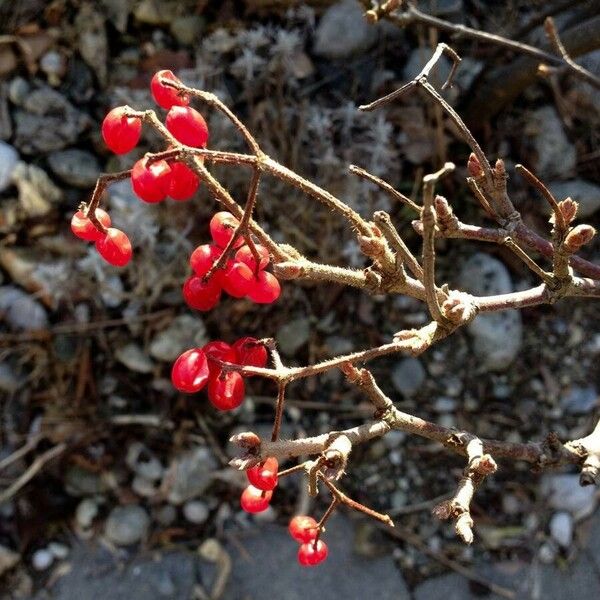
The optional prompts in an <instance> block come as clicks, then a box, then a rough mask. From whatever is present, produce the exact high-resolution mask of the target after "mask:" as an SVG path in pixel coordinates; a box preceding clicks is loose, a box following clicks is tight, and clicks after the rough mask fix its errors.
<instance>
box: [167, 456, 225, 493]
mask: <svg viewBox="0 0 600 600" xmlns="http://www.w3.org/2000/svg"><path fill="white" fill-rule="evenodd" d="M216 467H217V461H216V459H215V457H214V456H213V454H212V453H211V451H210V450H209V449H208V448H204V447H199V448H193V449H192V450H188V451H187V452H184V453H183V454H181V455H179V456H178V457H177V458H176V459H175V460H174V461H173V462H172V463H171V465H170V467H169V469H168V471H167V472H166V473H165V480H166V483H167V484H168V485H169V493H168V496H167V500H168V501H169V502H170V503H171V504H183V503H184V502H186V501H188V500H191V499H193V498H196V497H197V496H200V495H201V494H203V493H204V492H205V491H206V489H207V488H208V486H209V485H210V483H211V481H212V474H213V471H214V470H215V468H216Z"/></svg>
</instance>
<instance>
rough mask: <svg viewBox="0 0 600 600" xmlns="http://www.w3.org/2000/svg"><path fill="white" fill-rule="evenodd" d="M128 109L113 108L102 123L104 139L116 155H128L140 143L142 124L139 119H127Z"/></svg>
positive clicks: (121, 107) (123, 107) (122, 107)
mask: <svg viewBox="0 0 600 600" xmlns="http://www.w3.org/2000/svg"><path fill="white" fill-rule="evenodd" d="M126 110H127V107H125V106H117V108H113V109H112V110H111V111H110V112H109V113H108V114H107V115H106V117H104V121H102V138H103V139H104V143H105V144H106V145H107V146H108V147H109V148H110V149H111V150H112V151H113V152H114V153H115V154H127V152H129V151H130V150H133V149H134V148H135V147H136V146H137V143H138V142H139V141H140V135H141V134H142V122H141V121H140V120H139V119H138V118H137V117H127V116H125V112H126Z"/></svg>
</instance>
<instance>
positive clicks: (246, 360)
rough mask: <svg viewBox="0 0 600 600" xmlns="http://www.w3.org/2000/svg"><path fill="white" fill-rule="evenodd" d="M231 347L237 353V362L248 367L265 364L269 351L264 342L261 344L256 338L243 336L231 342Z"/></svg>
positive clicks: (262, 366)
mask: <svg viewBox="0 0 600 600" xmlns="http://www.w3.org/2000/svg"><path fill="white" fill-rule="evenodd" d="M232 347H233V349H234V350H235V352H236V353H237V363H238V364H239V365H245V366H248V367H260V368H261V369H262V368H264V367H266V366H267V360H268V358H269V353H268V352H267V349H266V348H265V346H264V344H261V343H260V342H259V341H258V340H257V339H256V338H253V337H243V338H240V339H239V340H237V342H235V343H234V344H233V346H232Z"/></svg>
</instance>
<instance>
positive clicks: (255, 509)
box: [240, 485, 273, 513]
mask: <svg viewBox="0 0 600 600" xmlns="http://www.w3.org/2000/svg"><path fill="white" fill-rule="evenodd" d="M272 497H273V492H265V491H263V490H259V489H258V488H255V487H254V486H253V485H249V486H248V487H247V488H246V489H245V490H244V491H243V492H242V497H241V498H240V505H241V506H242V509H243V510H245V511H246V512H247V513H259V512H262V511H263V510H267V508H269V503H270V502H271V498H272Z"/></svg>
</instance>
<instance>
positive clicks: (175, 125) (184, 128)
mask: <svg viewBox="0 0 600 600" xmlns="http://www.w3.org/2000/svg"><path fill="white" fill-rule="evenodd" d="M165 125H166V126H167V129H168V130H169V131H170V132H171V133H172V134H173V136H174V137H176V138H177V139H178V140H179V141H180V142H181V143H182V144H185V145H186V146H193V147H194V148H205V147H206V144H207V143H208V125H207V124H206V121H205V120H204V117H203V116H202V115H201V114H200V113H199V112H198V111H197V110H195V109H193V108H191V107H190V106H173V107H172V108H171V109H170V110H169V112H168V113H167V118H166V119H165Z"/></svg>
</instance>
